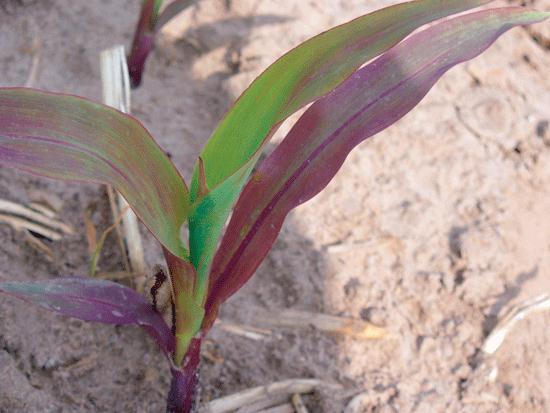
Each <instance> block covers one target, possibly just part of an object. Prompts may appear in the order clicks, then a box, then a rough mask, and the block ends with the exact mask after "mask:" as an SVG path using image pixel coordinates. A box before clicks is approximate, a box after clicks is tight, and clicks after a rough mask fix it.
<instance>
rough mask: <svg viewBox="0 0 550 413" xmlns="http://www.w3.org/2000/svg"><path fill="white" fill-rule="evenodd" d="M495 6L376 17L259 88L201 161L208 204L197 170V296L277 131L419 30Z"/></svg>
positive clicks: (306, 46) (412, 8)
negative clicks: (244, 190)
mask: <svg viewBox="0 0 550 413" xmlns="http://www.w3.org/2000/svg"><path fill="white" fill-rule="evenodd" d="M489 1H491V0H466V1H465V0H450V1H440V0H418V1H414V2H407V3H402V4H398V5H395V6H390V7H387V8H385V9H381V10H378V11H375V12H373V13H371V14H368V15H365V16H363V17H359V18H358V19H355V20H352V21H351V22H348V23H346V24H343V25H341V26H338V27H335V28H334V29H332V30H329V31H327V32H325V33H322V34H320V35H318V36H316V37H314V38H312V39H310V40H308V41H307V42H305V43H303V44H301V45H300V46H298V47H297V48H295V49H293V50H291V51H290V52H288V53H287V54H285V55H284V56H283V57H281V58H280V59H279V60H278V61H277V62H275V63H274V64H273V65H271V66H270V67H269V68H268V69H267V70H266V71H265V72H264V73H262V75H260V76H259V77H258V78H257V79H256V80H255V81H254V82H253V83H252V85H251V86H250V87H249V88H248V89H247V90H246V91H245V92H244V93H243V94H242V95H241V97H240V98H239V99H238V101H237V102H236V103H235V105H234V106H233V108H232V109H231V110H230V111H229V112H228V113H227V114H226V116H225V117H224V119H223V120H222V121H221V123H220V124H219V126H218V128H217V129H216V130H215V131H214V134H213V135H212V137H211V138H210V139H209V141H208V142H207V144H206V146H205V148H204V150H203V152H202V154H201V156H200V157H201V159H202V161H203V162H204V170H205V174H206V186H207V187H208V188H212V190H211V191H210V193H209V194H208V195H207V196H205V197H202V198H200V197H199V196H198V188H199V184H198V179H199V176H200V174H199V171H198V167H196V168H195V171H194V176H193V181H192V185H191V200H192V202H195V203H196V205H195V207H194V209H193V211H192V212H191V214H190V218H189V232H190V237H189V245H190V253H191V261H192V262H193V264H194V265H195V267H196V268H197V285H198V294H203V292H204V291H206V284H207V282H208V276H209V273H210V268H211V264H212V259H213V257H214V253H215V250H216V247H217V245H218V243H219V240H220V238H221V235H222V231H223V228H224V225H225V223H226V220H227V218H228V216H229V213H230V211H231V208H232V207H233V205H234V203H235V201H236V200H237V197H238V195H239V193H240V192H241V190H242V188H243V186H244V184H245V183H246V181H247V179H248V178H249V176H250V173H251V172H252V170H253V168H254V166H255V164H256V162H257V160H258V158H259V156H260V154H261V151H262V148H263V146H264V145H265V144H266V143H267V141H268V140H269V138H270V137H271V135H272V134H273V133H274V132H275V131H276V129H277V127H278V125H280V123H281V122H282V121H283V120H284V119H286V118H287V117H288V116H289V115H290V114H292V113H293V112H295V111H296V110H298V109H299V108H300V107H302V106H304V105H306V104H308V103H310V102H311V101H312V100H315V99H316V98H318V97H320V96H322V95H324V94H326V93H328V92H329V91H330V90H331V89H332V88H334V87H335V86H337V85H338V84H339V83H340V82H341V81H343V80H344V79H345V78H346V77H348V76H349V75H351V74H352V73H353V72H354V71H355V70H356V69H357V68H358V67H359V66H361V65H362V64H363V63H364V62H366V61H368V60H370V59H371V58H373V57H375V56H377V55H378V54H380V53H382V52H383V51H385V50H387V49H389V48H390V47H391V46H393V45H395V44H396V43H398V42H399V41H401V40H402V39H403V38H404V37H406V36H407V35H408V34H410V33H411V32H412V31H413V30H415V29H416V28H418V27H420V26H422V25H423V24H426V23H428V22H430V21H433V20H435V19H438V18H441V17H445V16H448V15H450V14H454V13H457V12H460V11H465V10H468V9H471V8H474V7H477V6H480V5H483V4H485V3H488V2H489ZM206 228H208V230H206Z"/></svg>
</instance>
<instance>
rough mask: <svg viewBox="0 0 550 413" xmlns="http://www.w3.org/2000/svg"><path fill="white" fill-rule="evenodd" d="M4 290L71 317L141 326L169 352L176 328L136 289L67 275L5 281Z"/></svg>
mask: <svg viewBox="0 0 550 413" xmlns="http://www.w3.org/2000/svg"><path fill="white" fill-rule="evenodd" d="M0 292H1V293H5V294H9V295H11V296H13V297H17V298H19V299H21V300H24V301H27V302H29V303H31V304H35V305H38V306H40V307H42V308H45V309H47V310H51V311H54V312H56V313H58V314H61V315H65V316H68V317H73V318H78V319H80V320H85V321H97V322H99V323H104V324H117V325H128V324H130V325H132V324H134V325H139V326H141V327H143V328H145V330H147V332H148V333H149V334H150V335H151V336H152V337H153V338H154V339H155V340H156V341H157V343H158V345H159V346H160V348H161V349H162V350H163V351H164V352H165V353H167V354H170V353H172V352H173V351H174V348H175V340H174V336H173V335H172V331H171V330H170V328H169V327H168V325H167V324H166V323H165V322H164V320H163V318H162V316H161V315H160V314H159V313H158V312H157V311H156V310H154V309H153V306H152V305H151V304H150V303H149V302H148V301H147V300H146V299H145V297H143V296H142V295H140V294H138V293H136V292H135V291H134V290H132V289H130V288H128V287H125V286H123V285H120V284H117V283H114V282H111V281H105V280H96V279H93V278H84V277H66V278H57V279H54V280H48V281H39V282H28V283H23V282H3V283H0Z"/></svg>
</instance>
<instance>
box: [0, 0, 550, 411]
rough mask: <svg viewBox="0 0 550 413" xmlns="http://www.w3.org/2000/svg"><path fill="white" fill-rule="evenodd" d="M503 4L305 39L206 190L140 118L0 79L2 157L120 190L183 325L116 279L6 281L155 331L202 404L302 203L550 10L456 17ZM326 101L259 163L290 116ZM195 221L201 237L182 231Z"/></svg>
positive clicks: (452, 3) (432, 11) (41, 300)
mask: <svg viewBox="0 0 550 413" xmlns="http://www.w3.org/2000/svg"><path fill="white" fill-rule="evenodd" d="M488 2H489V1H488V0H446V1H443V0H417V1H412V2H408V3H402V4H398V5H395V6H391V7H387V8H384V9H381V10H378V11H376V12H373V13H371V14H368V15H365V16H363V17H359V18H357V19H355V20H353V21H351V22H349V23H346V24H343V25H341V26H338V27H335V28H333V29H332V30H329V31H327V32H324V33H322V34H320V35H318V36H316V37H314V38H312V39H310V40H308V41H306V42H305V43H303V44H301V45H299V46H298V47H296V48H295V49H293V50H291V51H290V52H288V53H287V54H285V55H284V56H283V57H281V58H280V59H279V60H277V61H276V62H275V63H274V64H273V65H271V66H270V67H269V68H268V69H267V70H266V71H265V72H263V74H261V75H260V76H259V77H258V78H257V79H256V80H255V81H254V82H253V83H252V84H251V85H250V87H249V88H248V89H247V90H246V91H245V92H244V93H243V94H242V95H241V97H240V98H239V99H238V100H237V102H236V103H235V104H234V105H233V107H232V108H231V109H230V110H229V111H228V112H227V114H226V115H225V117H224V118H223V120H222V121H221V122H220V124H219V126H218V127H217V129H216V130H215V131H214V133H213V135H212V136H211V138H210V140H209V141H208V142H207V144H206V146H205V148H204V149H203V151H202V153H201V154H200V156H199V158H198V161H197V164H196V166H195V171H194V174H193V177H192V180H191V185H190V187H188V186H187V185H186V184H185V182H184V180H183V179H182V177H181V176H180V174H179V173H178V171H177V170H176V168H175V167H174V165H173V164H172V163H171V161H170V159H169V158H168V157H167V156H166V155H165V154H164V152H163V151H162V150H161V148H160V147H159V146H158V145H157V144H156V143H155V141H154V140H153V138H152V137H151V135H150V134H149V133H148V132H147V130H146V129H145V128H144V127H143V126H142V125H141V123H140V122H139V121H138V120H136V119H134V118H133V117H131V116H128V115H125V114H123V113H121V112H118V111H116V110H114V109H112V108H109V107H107V106H104V105H101V104H99V103H94V102H91V101H89V100H86V99H83V98H80V97H76V96H69V95H60V94H55V93H50V92H45V91H39V90H32V89H24V88H4V89H0V162H1V163H2V164H3V165H5V166H8V167H13V168H18V169H21V170H24V171H27V172H30V173H34V174H38V175H42V176H45V177H49V178H54V179H62V180H71V181H85V182H96V183H103V184H108V185H111V186H113V187H114V188H115V189H117V190H118V191H119V192H120V193H121V194H122V195H123V196H124V197H125V198H126V200H127V201H128V203H129V204H130V205H131V207H132V208H133V210H134V211H135V213H136V214H137V216H138V217H139V218H140V219H141V221H142V222H143V223H144V224H145V225H146V227H147V228H148V229H149V231H151V233H152V234H153V235H154V236H155V237H156V239H157V240H158V241H159V243H160V244H161V245H162V248H163V251H164V257H165V259H166V263H167V267H168V272H169V280H170V287H171V296H172V301H173V302H172V305H173V308H174V316H173V322H172V324H173V325H168V324H167V323H166V322H165V321H164V319H163V318H162V316H161V315H160V314H159V313H157V311H156V310H155V308H154V307H153V305H151V304H150V303H149V302H148V300H147V299H146V298H144V297H143V296H141V295H139V294H138V293H136V292H135V291H133V290H132V289H130V288H127V287H124V286H122V285H119V284H116V283H114V282H110V281H104V280H98V279H93V278H87V277H74V276H71V277H61V278H55V279H52V280H48V281H40V282H32V283H21V282H2V283H0V291H1V292H3V293H6V294H9V295H12V296H14V297H18V298H21V299H23V300H26V301H28V302H30V303H33V304H37V305H39V306H41V307H43V308H46V309H48V310H52V311H54V312H57V313H59V314H63V315H66V316H70V317H75V318H79V319H82V320H88V321H96V322H101V323H107V324H119V325H122V324H128V325H139V326H142V327H143V328H145V330H146V331H147V332H148V333H149V334H150V335H151V336H153V337H154V339H155V340H156V341H157V342H158V345H159V347H160V348H161V350H162V351H164V353H165V354H166V357H167V358H168V360H169V362H170V365H171V374H172V382H171V388H170V391H169V394H168V400H167V411H168V412H179V413H189V412H191V411H193V409H194V408H195V406H196V404H197V400H196V391H197V386H198V368H199V362H200V348H201V343H202V341H203V339H204V337H205V335H206V334H207V333H208V331H209V330H210V329H211V327H212V325H213V323H214V321H215V319H216V316H217V314H218V311H219V309H220V306H221V304H222V303H223V302H224V301H226V300H227V299H228V298H229V297H231V295H233V294H234V293H235V292H236V291H238V290H239V288H241V287H242V286H243V285H244V283H246V281H247V280H248V279H250V277H251V276H252V275H253V273H254V272H255V270H256V269H257V267H258V266H259V265H260V263H261V262H262V260H263V259H264V258H265V256H266V254H267V253H268V251H269V249H270V248H271V246H272V245H273V243H274V241H275V239H276V237H277V235H278V233H279V231H280V229H281V226H282V224H283V221H284V219H285V217H286V215H287V214H288V213H289V211H290V210H292V209H293V208H295V207H296V206H298V205H300V204H302V203H304V202H306V201H307V200H309V199H311V198H312V197H313V196H315V195H316V194H317V193H319V192H320V191H321V190H322V189H323V188H324V187H325V186H326V185H327V184H328V183H329V181H330V180H331V179H332V178H333V176H334V175H335V174H336V172H337V171H338V169H339V168H340V167H341V165H342V163H343V162H344V160H345V158H346V156H347V155H348V154H349V152H350V151H351V150H352V149H353V148H354V147H355V146H356V145H357V144H359V143H360V142H362V141H363V140H365V139H366V138H368V137H371V136H373V135H374V134H376V133H378V132H380V131H381V130H383V129H385V128H387V127H388V126H390V125H392V124H393V123H394V122H396V121H397V120H399V119H400V118H401V117H403V116H404V115H405V114H406V113H407V112H409V111H410V110H411V109H412V108H414V107H415V106H416V105H417V104H418V103H419V102H420V101H421V100H422V98H423V97H424V96H425V95H426V93H427V92H428V91H429V90H430V88H431V87H432V86H433V85H434V83H435V82H436V81H437V80H438V79H439V78H440V77H441V76H442V75H443V74H444V73H445V72H446V71H447V70H449V69H450V68H451V67H453V66H455V65H457V64H459V63H461V62H464V61H466V60H469V59H472V58H474V57H476V56H477V55H479V54H480V53H482V52H483V51H484V50H485V49H487V48H488V47H489V46H490V45H491V44H492V43H493V42H494V41H495V40H496V39H497V38H498V37H499V36H500V35H501V34H503V33H504V32H506V31H507V30H509V29H511V28H513V27H515V26H518V25H527V24H531V23H536V22H541V21H543V20H544V19H545V18H547V17H548V15H549V14H548V13H542V12H537V11H532V10H528V9H525V8H522V7H506V8H497V9H490V10H481V11H479V10H478V11H474V12H470V13H468V14H461V15H459V16H458V17H452V18H447V19H445V20H442V21H441V20H440V19H442V18H445V17H448V16H451V15H453V14H456V13H461V12H465V11H468V10H470V9H473V8H476V7H478V6H481V5H483V4H485V3H488ZM431 22H436V23H434V24H431V25H430V26H429V27H428V28H425V29H423V30H422V31H419V32H417V33H416V34H412V35H411V33H412V32H413V31H416V29H418V28H419V27H421V26H424V25H426V24H427V23H431ZM409 35H410V36H409ZM372 59H374V60H372ZM371 60H372V62H370V63H368V64H367V65H366V66H364V67H361V66H363V65H364V64H365V63H366V62H369V61H371ZM312 102H314V103H313V104H312V105H311V106H310V107H309V108H308V109H307V110H306V111H305V113H304V114H303V115H302V117H301V118H300V119H299V120H298V121H297V122H296V124H295V125H294V126H293V128H292V129H291V131H290V132H289V133H288V135H287V136H286V137H285V139H284V140H283V141H282V142H281V143H280V144H279V145H278V146H277V147H276V148H275V149H274V150H273V151H272V152H271V153H270V154H269V155H268V156H267V157H266V158H265V159H264V160H263V161H262V162H260V163H258V160H259V158H260V154H261V153H262V151H263V150H264V149H265V147H266V145H267V143H268V142H269V139H270V137H271V136H272V135H273V134H274V132H275V131H276V130H277V128H278V126H279V125H280V124H281V123H282V122H283V121H284V120H285V119H286V118H287V117H288V116H290V115H291V114H292V113H294V112H296V111H297V110H299V109H300V108H302V107H304V106H305V105H307V104H309V103H312ZM230 214H231V218H230V219H229V223H228V225H227V226H226V221H228V218H229V216H230ZM184 225H187V226H188V230H189V231H188V233H189V239H188V240H182V239H181V235H180V234H181V233H182V231H181V230H182V226H184Z"/></svg>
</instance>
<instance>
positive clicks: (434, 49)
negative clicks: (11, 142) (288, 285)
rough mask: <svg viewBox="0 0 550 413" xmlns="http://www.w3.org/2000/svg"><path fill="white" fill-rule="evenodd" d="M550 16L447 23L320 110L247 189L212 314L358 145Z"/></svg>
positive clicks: (501, 14)
mask: <svg viewBox="0 0 550 413" xmlns="http://www.w3.org/2000/svg"><path fill="white" fill-rule="evenodd" d="M546 17H547V14H545V13H538V12H532V11H528V10H526V9H524V8H503V9H495V10H488V11H481V12H478V13H471V14H468V15H465V16H461V17H457V18H453V19H451V20H448V21H445V22H442V23H439V24H437V25H434V26H432V27H430V28H428V29H426V30H424V31H422V32H420V33H418V34H416V35H413V36H411V37H410V38H409V39H407V40H405V41H404V42H402V43H400V44H399V45H397V46H395V47H394V48H393V49H391V50H390V51H388V52H387V53H385V54H384V55H382V56H381V57H380V58H378V59H377V60H375V61H374V62H372V63H370V64H369V65H367V66H366V67H365V68H363V69H361V70H359V71H358V72H357V73H355V74H354V75H353V76H352V77H350V78H349V79H348V80H346V81H345V82H344V83H343V84H342V85H340V86H339V87H338V88H336V89H335V90H334V91H333V92H331V93H330V94H328V95H327V96H325V97H324V98H322V99H320V100H319V101H317V102H316V103H314V104H313V105H312V106H311V107H310V108H309V109H308V110H307V111H306V112H305V113H304V115H303V116H302V117H301V118H300V120H299V121H298V122H297V123H296V125H295V126H294V127H293V129H292V130H291V131H290V133H289V134H288V136H287V137H286V138H285V139H284V141H283V142H282V143H281V144H280V145H279V146H278V147H277V148H276V149H275V150H274V151H273V153H272V154H271V155H270V156H268V157H267V158H266V159H265V160H264V161H263V162H262V163H261V165H260V166H259V168H258V170H257V171H256V172H255V173H254V175H253V176H252V178H251V180H250V181H249V183H248V184H247V185H246V187H245V189H244V191H243V193H242V195H241V197H240V199H239V202H238V203H237V205H236V207H235V210H234V213H233V216H232V219H231V221H230V224H229V227H228V229H227V231H226V234H225V236H224V238H223V241H222V243H221V246H220V248H219V250H218V253H217V255H216V257H215V260H214V265H213V270H212V276H211V277H212V278H211V284H210V291H209V301H208V305H207V308H206V310H207V313H209V312H214V313H215V312H216V308H217V306H218V305H219V304H220V303H221V302H223V301H224V300H225V299H227V298H228V297H229V296H230V295H231V294H233V293H234V292H236V291H237V290H238V289H239V288H240V287H241V286H242V285H243V284H244V283H245V282H246V281H247V280H248V279H249V278H250V277H251V276H252V274H253V273H254V271H255V270H256V268H257V267H258V265H259V264H260V263H261V261H262V260H263V258H264V257H265V255H266V254H267V252H268V251H269V249H270V248H271V245H272V244H273V242H274V241H275V239H276V237H277V235H278V233H279V231H280V229H281V225H282V223H283V220H284V218H285V216H286V215H287V214H288V212H289V211H290V210H291V209H293V208H294V207H296V206H298V205H300V204H302V203H303V202H305V201H307V200H309V199H311V198H312V197H313V196H315V195H316V194H317V193H319V191H321V190H322V189H323V188H324V187H325V186H326V185H327V184H328V183H329V181H330V180H331V179H332V178H333V176H334V175H335V174H336V172H337V171H338V169H339V168H340V167H341V165H342V163H343V162H344V160H345V158H346V156H347V155H348V153H349V152H350V151H351V150H352V149H353V148H354V147H355V146H356V145H357V144H359V143H360V142H362V141H363V140H364V139H366V138H368V137H370V136H372V135H374V134H376V133H378V132H380V131H381V130H383V129H385V128H387V127H388V126H390V125H391V124H393V123H394V122H396V121H397V120H398V119H400V118H401V117H402V116H404V115H405V114H406V113H407V112H409V111H410V110H411V109H412V108H414V107H415V106H416V105H417V104H418V103H419V102H420V101H421V100H422V98H423V97H424V96H425V95H426V93H427V92H428V91H429V90H430V88H431V87H432V86H433V85H434V83H435V82H436V81H437V80H438V79H439V78H440V77H441V76H442V75H443V74H444V73H445V72H446V71H447V70H448V69H450V68H451V67H453V66H454V65H456V64H458V63H461V62H464V61H466V60H469V59H472V58H474V57H475V56H477V55H479V54H480V53H481V52H483V51H484V50H485V49H486V48H487V47H489V46H490V45H491V43H493V41H495V40H496V39H497V38H498V36H500V35H501V34H502V33H504V32H505V31H507V30H508V29H510V28H512V27H514V26H517V25H524V24H530V23H535V22H538V21H541V20H543V19H545V18H546ZM209 317H211V315H210V314H209Z"/></svg>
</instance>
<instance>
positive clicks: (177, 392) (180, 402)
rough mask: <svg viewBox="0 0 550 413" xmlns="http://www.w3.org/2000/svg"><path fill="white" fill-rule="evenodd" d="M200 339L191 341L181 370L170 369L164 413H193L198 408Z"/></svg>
mask: <svg viewBox="0 0 550 413" xmlns="http://www.w3.org/2000/svg"><path fill="white" fill-rule="evenodd" d="M200 350H201V339H199V338H195V339H193V340H192V341H191V344H190V345H189V349H188V350H187V354H186V355H185V358H184V360H183V365H182V368H181V370H175V369H172V383H171V385H170V392H169V393H168V401H167V406H166V413H193V412H195V411H196V408H197V406H198V402H199V397H198V387H199V364H200Z"/></svg>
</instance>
